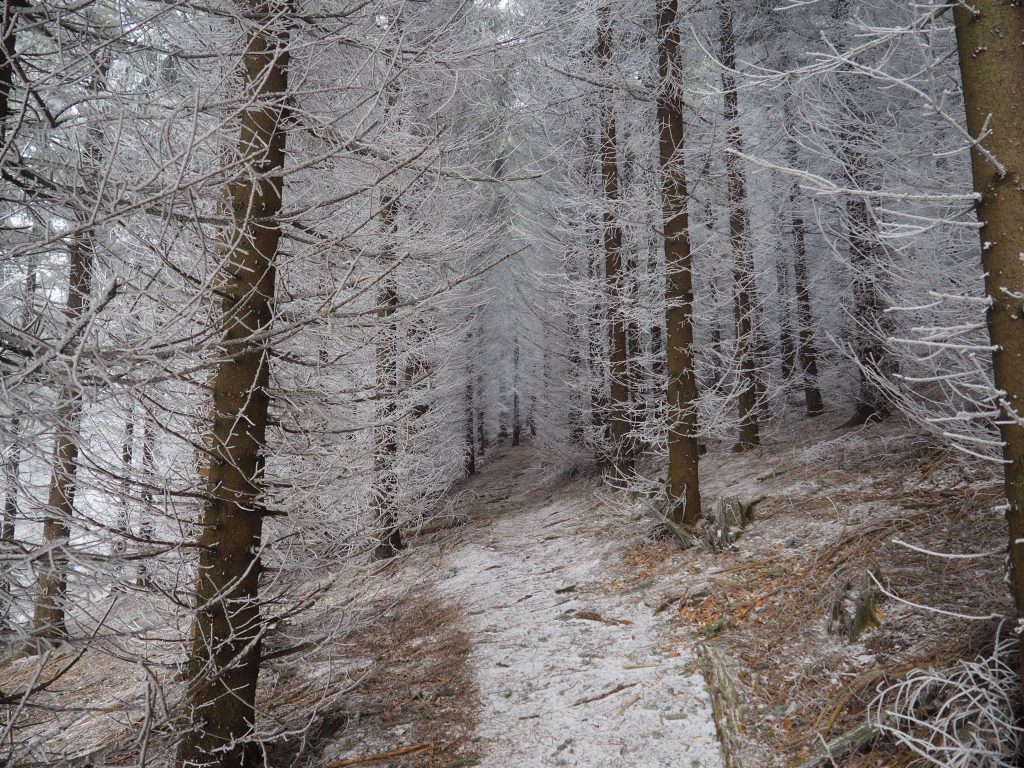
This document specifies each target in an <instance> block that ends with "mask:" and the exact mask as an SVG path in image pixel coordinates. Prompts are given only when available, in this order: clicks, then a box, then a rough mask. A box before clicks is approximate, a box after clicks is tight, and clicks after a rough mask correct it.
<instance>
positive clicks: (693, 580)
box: [626, 424, 1010, 768]
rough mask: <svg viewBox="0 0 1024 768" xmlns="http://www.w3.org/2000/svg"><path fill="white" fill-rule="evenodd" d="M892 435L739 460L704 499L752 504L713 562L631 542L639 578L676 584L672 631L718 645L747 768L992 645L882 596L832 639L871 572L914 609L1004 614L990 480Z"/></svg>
mask: <svg viewBox="0 0 1024 768" xmlns="http://www.w3.org/2000/svg"><path fill="white" fill-rule="evenodd" d="M901 430H902V432H904V433H906V432H907V430H908V428H907V427H906V426H905V425H893V424H889V425H883V426H881V427H872V428H868V429H864V430H861V431H859V432H858V433H857V434H856V435H855V436H852V439H850V440H848V441H847V443H846V444H844V442H843V440H842V439H841V436H838V435H837V433H835V432H828V431H825V430H817V432H816V434H818V435H823V436H824V438H825V440H824V441H821V439H820V438H819V443H815V442H813V441H811V440H807V439H806V437H803V438H802V439H801V440H799V441H794V442H793V443H786V442H783V443H782V444H781V445H777V446H772V447H770V448H767V449H761V450H759V451H754V452H751V453H750V454H747V455H745V456H744V457H743V458H742V459H741V461H742V462H743V463H742V464H740V465H739V466H738V468H737V469H738V472H739V475H738V476H737V474H735V473H733V474H731V475H729V477H730V479H729V480H728V481H725V482H718V481H716V480H713V481H712V482H711V483H709V484H708V486H706V488H705V500H706V503H710V502H713V500H714V497H715V496H717V495H732V494H738V495H740V496H741V498H742V497H743V496H744V495H746V496H749V497H750V498H755V497H756V496H759V495H762V494H763V495H764V496H765V499H764V501H762V502H761V503H760V504H758V506H757V508H756V516H755V519H754V520H753V522H752V523H751V525H750V527H749V528H748V529H747V531H746V532H745V533H744V535H743V536H742V537H741V538H740V540H739V542H737V544H736V546H734V547H733V548H731V549H730V550H727V551H726V552H723V553H721V554H719V555H713V554H711V553H709V552H692V551H691V552H687V553H676V554H675V555H671V554H670V555H667V556H666V554H665V553H664V549H663V545H662V544H660V543H643V544H640V545H639V546H637V547H636V548H634V549H633V550H632V551H631V552H630V553H629V555H628V556H627V557H626V565H628V566H629V567H630V568H631V569H634V573H633V578H634V579H636V580H641V579H650V578H652V577H656V576H658V575H660V576H661V577H663V578H667V577H670V576H673V575H674V577H675V582H676V583H677V584H679V585H680V589H679V594H678V600H677V602H676V603H675V604H674V605H675V610H676V612H677V617H678V620H679V623H680V627H681V630H683V631H684V632H690V633H694V632H695V633H696V634H697V635H698V636H701V637H702V638H705V639H707V640H709V641H710V642H713V643H715V644H716V646H717V647H718V648H719V650H720V652H721V653H722V654H723V655H725V656H726V657H727V658H728V659H730V660H731V662H732V669H733V670H734V671H735V672H736V673H737V681H738V683H739V687H740V689H741V699H742V701H743V709H744V712H743V718H742V720H743V724H744V731H745V733H744V736H745V738H746V740H747V741H748V742H750V743H751V744H755V745H757V747H758V749H757V750H755V751H756V754H757V755H759V757H757V758H755V759H754V760H753V761H751V764H756V765H760V764H762V763H761V760H763V759H764V756H765V755H767V756H769V757H770V759H771V760H772V762H773V763H774V764H779V765H787V764H790V763H792V762H796V761H799V759H800V758H802V757H804V756H806V755H808V754H809V753H810V752H811V751H812V750H814V749H815V748H817V747H818V746H820V744H821V740H822V739H825V740H828V739H829V738H830V737H835V736H838V735H839V734H842V733H844V732H846V731H847V730H850V729H852V728H853V727H855V726H856V725H858V724H859V723H861V722H863V718H864V714H865V710H866V707H867V704H868V702H869V701H870V700H871V699H872V698H873V697H874V695H875V693H876V691H877V690H878V688H879V686H881V685H883V684H884V683H885V682H886V681H888V680H892V679H895V678H897V677H899V676H902V675H905V674H907V672H909V671H910V670H911V669H914V668H917V667H929V666H933V667H944V666H948V665H950V664H952V663H953V662H955V661H956V660H958V659H962V658H973V657H974V656H975V655H977V654H979V653H985V652H987V651H988V650H989V649H990V648H991V644H992V641H993V637H994V631H995V622H992V621H988V622H972V621H965V620H962V619H958V618H954V617H950V616H941V615H938V614H936V613H932V612H928V611H924V610H920V609H917V608H914V607H911V606H908V605H906V604H904V603H901V602H900V601H899V600H894V599H885V598H883V603H882V609H883V611H884V613H885V619H884V622H883V624H882V626H881V627H880V628H878V629H875V630H873V631H870V632H868V633H866V634H865V635H863V636H861V637H860V638H858V641H856V642H852V641H850V640H849V639H848V638H847V637H846V636H845V635H842V634H839V635H837V634H833V633H830V632H829V628H828V625H829V616H830V612H831V609H832V605H833V602H834V596H835V595H836V593H837V590H838V589H839V587H840V586H841V585H842V584H843V583H844V582H845V581H846V580H848V579H861V578H863V574H865V573H866V571H867V570H868V569H871V570H872V571H874V572H875V573H877V574H878V575H879V578H880V580H881V582H882V583H883V585H885V587H886V589H887V590H888V591H891V592H892V593H894V594H895V595H897V596H898V597H899V598H902V599H903V600H906V601H909V602H911V603H918V604H922V605H929V606H933V607H937V608H941V609H943V610H946V611H951V612H963V613H969V614H972V615H987V614H990V613H992V614H1001V613H1005V612H1008V611H1009V609H1010V605H1009V598H1008V595H1007V594H1006V590H1005V587H1004V585H1003V582H1002V567H1003V566H1002V556H1001V552H1002V550H1003V548H1004V546H1005V542H1004V537H1005V532H1004V523H1003V521H1002V518H1001V516H998V515H995V514H993V513H992V512H991V511H990V510H991V509H992V507H993V506H994V505H996V504H998V503H999V485H998V483H997V482H994V479H995V478H994V472H993V470H992V468H990V467H987V466H983V465H976V464H973V463H970V462H967V461H965V460H964V459H963V458H962V457H960V456H956V455H951V454H949V453H944V452H940V451H938V450H937V449H936V447H935V446H934V444H933V443H931V442H930V441H929V440H928V439H926V438H924V437H922V436H919V435H914V434H912V433H911V434H901ZM823 443H824V447H822V445H823ZM709 459H711V461H709V462H707V464H710V465H711V466H710V467H709V469H708V474H709V475H712V476H716V477H717V476H718V473H716V472H715V470H716V469H717V463H718V462H722V464H723V468H724V466H727V465H726V464H725V462H726V461H728V460H729V459H733V457H718V458H716V457H713V456H709ZM707 464H706V466H707ZM721 474H722V475H725V474H726V473H725V471H724V469H723V471H722V473H721ZM708 491H710V493H709V492H708ZM895 539H900V540H903V541H906V542H908V543H912V544H913V545H915V546H918V547H922V548H925V549H929V550H932V551H936V552H950V553H955V552H990V551H991V552H996V553H997V554H996V555H995V556H992V557H987V558H983V559H970V560H943V559H938V558H935V557H931V556H929V555H926V554H922V553H920V552H915V551H912V550H910V549H907V548H906V547H903V546H900V545H898V544H896V543H894V540H895ZM680 577H682V578H680ZM752 754H753V753H752ZM912 757H913V756H912V755H909V754H902V753H900V752H898V751H897V750H896V749H895V747H894V746H893V745H891V744H887V743H884V742H876V744H875V745H874V746H873V747H872V749H871V750H870V751H869V752H866V753H862V754H857V755H853V756H850V757H848V758H846V761H845V763H844V762H842V761H839V762H838V764H839V765H846V766H850V767H851V768H853V767H856V768H867V767H868V766H882V765H885V766H900V765H910V764H911V763H912V762H913V761H912Z"/></svg>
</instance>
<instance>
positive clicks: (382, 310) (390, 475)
mask: <svg viewBox="0 0 1024 768" xmlns="http://www.w3.org/2000/svg"><path fill="white" fill-rule="evenodd" d="M394 206H395V201H394V200H392V199H390V198H387V199H385V200H384V202H383V211H382V213H381V227H382V228H383V229H384V230H385V232H386V233H387V234H386V236H387V237H388V239H389V240H390V239H391V237H393V235H394ZM397 309H398V287H397V286H396V285H395V281H394V278H392V277H390V276H388V277H385V278H384V279H383V280H382V281H381V287H380V290H379V291H378V293H377V320H378V322H379V323H380V324H381V327H380V331H379V336H378V338H377V355H376V379H377V387H376V396H377V400H376V405H377V407H376V423H375V424H374V427H373V488H372V492H371V493H372V498H373V506H374V510H375V516H376V531H375V534H374V535H375V540H376V544H375V546H374V549H373V558H374V559H375V560H385V559H387V558H389V557H394V556H395V555H397V554H398V553H399V551H401V549H402V532H401V530H400V528H399V527H398V518H397V510H396V509H395V504H396V502H397V500H398V475H397V474H396V473H395V461H396V458H397V455H398V434H397V430H396V428H395V394H396V392H395V390H396V388H397V385H398V360H397V358H398V349H397V336H398V329H397V327H396V324H395V320H394V314H395V311H396V310H397Z"/></svg>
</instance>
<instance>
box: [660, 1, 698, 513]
mask: <svg viewBox="0 0 1024 768" xmlns="http://www.w3.org/2000/svg"><path fill="white" fill-rule="evenodd" d="M678 15H679V0H659V3H658V20H657V25H658V79H659V81H660V83H661V90H660V93H659V96H658V128H659V140H658V154H659V163H660V168H661V206H662V217H663V220H664V225H663V226H664V248H665V306H666V311H665V332H666V362H667V374H668V380H667V392H666V399H667V403H668V414H667V417H668V487H667V493H668V510H667V516H668V518H669V519H670V520H672V522H674V523H677V524H687V525H689V524H693V523H695V522H697V520H698V518H699V517H700V511H701V510H700V482H699V473H698V462H699V447H698V445H697V430H698V426H699V425H698V423H697V377H696V375H695V373H694V367H693V257H692V254H691V251H690V225H689V216H688V213H687V204H688V202H689V197H688V192H687V187H686V168H685V165H684V160H683V146H684V141H685V124H684V122H683V98H682V94H681V93H680V89H681V80H682V57H681V56H680V50H679V48H680V36H679V26H678Z"/></svg>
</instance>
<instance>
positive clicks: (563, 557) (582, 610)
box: [0, 420, 1009, 768]
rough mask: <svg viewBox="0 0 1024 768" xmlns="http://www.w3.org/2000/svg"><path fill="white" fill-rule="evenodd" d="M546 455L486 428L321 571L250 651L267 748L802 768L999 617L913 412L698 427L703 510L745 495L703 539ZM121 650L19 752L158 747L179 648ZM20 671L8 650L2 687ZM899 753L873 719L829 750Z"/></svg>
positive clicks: (950, 463)
mask: <svg viewBox="0 0 1024 768" xmlns="http://www.w3.org/2000/svg"><path fill="white" fill-rule="evenodd" d="M646 468H647V470H648V474H649V476H650V478H651V479H652V480H657V467H656V466H655V465H654V464H650V465H648V466H647V467H646ZM642 469H643V466H642ZM558 470H559V467H558V466H556V465H555V464H554V463H548V464H546V463H545V462H544V461H542V457H541V456H540V455H539V453H538V451H537V450H536V449H535V448H533V447H531V446H524V447H521V448H517V449H511V448H508V447H500V448H499V449H497V451H496V452H495V453H494V454H492V455H491V456H490V457H489V461H488V463H487V464H486V465H485V467H484V468H483V470H482V471H481V473H480V474H479V475H477V476H476V477H474V478H471V479H470V480H469V481H467V482H465V483H462V484H460V485H459V486H458V487H456V488H455V490H454V491H453V493H452V495H451V505H450V510H449V512H448V515H449V517H447V518H445V519H442V520H436V521H434V523H433V524H432V525H431V526H430V527H429V528H427V529H424V530H423V531H420V532H419V533H415V532H409V534H410V535H409V536H408V540H409V543H410V546H409V548H408V549H407V550H406V551H405V552H403V553H402V555H401V556H400V557H398V558H396V559H395V560H393V561H391V562H389V563H386V564H381V565H377V566H374V567H373V569H372V570H371V571H367V570H366V569H365V568H364V567H358V568H355V567H353V568H350V569H347V570H339V571H338V572H337V573H331V574H324V575H319V576H320V578H318V579H317V581H318V583H320V584H321V588H322V590H323V591H322V592H321V593H319V594H318V595H317V597H316V600H315V601H313V603H312V607H311V608H310V610H308V611H306V612H305V613H302V614H299V615H297V616H296V617H295V618H294V620H293V622H292V623H289V624H288V625H286V626H282V627H279V628H277V629H276V630H275V632H274V634H273V635H272V636H271V637H270V639H269V640H268V643H267V648H266V649H265V652H266V653H267V655H268V659H267V661H266V663H265V665H264V670H263V673H262V677H261V687H260V692H259V702H260V718H261V723H262V724H263V730H264V731H265V732H266V733H268V734H271V735H272V738H270V739H268V744H267V748H266V756H267V759H268V763H269V765H271V766H274V768H285V766H288V768H346V767H347V766H362V765H369V766H395V767H396V768H406V767H412V766H417V767H420V768H428V767H429V768H463V767H467V766H489V767H491V768H519V767H520V766H522V767H523V768H529V767H530V766H538V767H540V766H583V767H587V766H594V767H595V768H596V766H602V767H603V766H623V768H647V767H648V766H650V768H660V767H661V766H666V768H667V766H684V768H717V767H718V766H720V765H727V766H728V767H729V768H733V766H735V765H737V763H736V762H735V759H739V760H741V762H742V764H744V765H747V766H756V767H757V768H763V767H767V766H790V765H797V764H799V763H800V762H801V761H802V760H804V759H806V758H807V757H809V756H811V755H813V754H814V752H815V750H817V749H818V748H819V747H820V745H821V744H822V743H824V742H826V741H828V740H830V739H833V738H835V737H837V736H839V735H841V734H843V733H846V732H849V731H850V730H851V729H854V728H855V727H857V726H858V725H859V724H861V723H863V722H864V717H865V711H866V708H867V706H868V704H869V702H870V701H871V700H872V699H873V698H874V697H875V695H876V692H877V691H878V690H879V689H880V687H882V686H884V685H886V684H888V683H891V682H894V681H899V680H902V679H906V676H907V675H908V674H913V671H914V670H918V669H925V668H929V667H934V668H943V667H949V666H950V665H952V664H954V663H956V662H957V661H958V660H960V659H970V658H972V657H974V656H975V655H977V654H985V653H988V651H989V650H990V649H991V646H992V643H993V638H994V635H995V631H996V625H997V622H995V621H992V620H988V621H969V620H966V619H963V618H958V617H957V616H956V615H954V614H961V613H964V614H971V615H973V616H986V615H989V614H992V615H997V614H1002V613H1004V612H1006V611H1007V610H1008V608H1009V605H1008V597H1007V595H1006V592H1005V588H1004V587H1003V584H1002V554H1001V553H1002V551H1003V547H1004V542H1003V536H1004V523H1003V520H1002V517H1001V515H1000V514H998V513H997V512H995V511H993V510H994V508H995V507H996V506H997V504H998V503H999V483H998V478H996V477H995V474H994V472H993V468H991V467H988V466H984V465H976V464H973V463H971V462H969V461H966V460H964V459H963V458H962V457H959V456H955V455H951V454H949V453H947V452H944V451H942V450H940V449H939V448H938V447H937V446H936V445H935V444H934V443H933V442H932V441H930V440H929V439H928V438H927V437H926V436H924V435H922V434H920V433H919V432H918V431H917V430H916V429H914V428H913V427H911V426H908V425H905V424H900V423H896V422H893V423H888V424H885V425H876V426H868V427H864V428H860V429H857V430H843V429H837V424H834V423H830V422H827V421H823V420H821V421H813V422H812V421H801V422H796V423H794V424H791V425H789V426H788V427H787V428H786V429H785V430H783V431H782V432H780V433H778V434H776V435H774V436H773V437H772V439H771V440H769V441H768V442H767V443H766V444H765V445H764V446H762V447H761V448H759V449H757V450H754V451H750V452H748V453H745V454H740V455H736V454H732V453H730V452H729V451H728V447H727V446H711V449H710V451H709V453H708V454H707V455H706V456H705V457H704V459H703V463H702V484H703V488H702V491H703V495H704V499H705V504H706V505H707V506H708V507H712V506H714V504H715V502H716V501H717V500H718V499H721V498H724V497H729V496H735V497H738V498H739V499H741V500H743V501H746V502H754V503H753V506H752V510H753V519H752V520H751V521H750V523H749V525H748V526H747V528H746V529H745V530H744V531H743V533H742V535H741V536H740V538H739V539H738V540H737V541H736V542H735V543H734V544H733V545H732V546H730V547H728V548H726V549H725V550H724V551H722V552H719V553H713V552H711V551H710V550H709V549H707V548H698V549H690V550H685V551H684V550H682V549H681V548H680V547H679V546H678V545H677V544H676V543H675V542H674V541H672V540H668V541H666V540H664V539H658V538H656V537H655V536H654V535H653V533H654V525H653V524H652V521H651V519H650V518H649V517H648V515H647V514H645V500H644V498H643V497H642V496H627V495H625V494H622V493H619V492H615V491H613V490H612V489H610V488H609V487H608V486H607V485H604V484H602V483H601V481H600V478H598V477H596V476H586V475H583V476H576V477H571V478H569V479H565V477H564V475H559V472H558ZM900 542H902V543H900ZM927 551H931V552H947V553H955V552H958V553H963V552H971V553H992V554H991V555H990V556H985V557H977V558H970V559H952V560H950V559H941V558H936V557H934V556H932V555H929V554H927V553H926V552H927ZM868 572H870V573H871V574H873V576H874V579H875V580H876V583H877V587H876V588H875V597H874V598H873V599H874V603H873V604H872V605H873V608H872V609H871V615H872V616H873V618H874V620H873V622H869V625H868V626H867V627H866V629H865V630H864V631H863V632H862V633H861V634H859V635H858V636H857V637H855V638H854V637H851V635H850V634H849V633H848V632H847V631H845V630H844V628H843V627H842V621H840V619H839V618H838V614H836V606H837V605H840V604H842V605H846V603H844V602H843V601H842V599H841V598H843V597H844V596H849V595H851V594H855V593H858V590H867V589H868V588H869V586H870V585H871V584H872V583H873V582H870V581H869V580H868V577H867V576H866V574H867V573H868ZM924 605H926V606H930V607H932V608H939V609H942V610H943V611H945V613H935V612H934V611H930V610H926V609H924V608H921V607H917V606H924ZM136 608H137V606H136ZM133 610H135V609H133ZM871 624H877V626H871ZM116 651H117V649H116V648H114V647H110V648H106V649H103V648H99V649H97V650H92V651H90V652H89V653H88V654H86V655H85V656H84V657H83V658H82V659H80V660H78V661H77V662H76V663H75V664H74V665H72V666H71V668H70V669H69V670H68V671H67V672H66V673H64V674H63V675H62V677H61V678H60V681H59V683H58V684H55V685H54V686H52V688H51V690H49V691H48V692H46V693H44V694H42V695H41V696H39V697H37V703H41V704H42V705H43V708H41V709H37V710H33V711H32V712H31V713H29V714H28V715H26V716H24V717H21V718H19V720H18V722H17V725H16V727H15V729H14V730H13V731H12V733H10V734H9V738H11V739H22V740H24V741H25V743H28V742H30V741H31V742H32V743H33V744H34V745H35V746H34V747H33V751H32V752H31V755H32V756H33V758H32V759H26V760H25V761H23V762H22V764H24V765H31V764H33V762H36V763H38V762H42V761H45V760H50V761H52V760H53V759H54V757H55V756H59V755H65V756H67V760H65V764H67V765H74V764H78V765H130V764H133V762H136V761H137V759H138V758H137V755H138V753H139V744H140V739H141V738H142V737H143V736H145V738H146V739H147V745H146V749H147V754H148V755H149V757H150V760H151V763H150V764H153V765H159V764H164V763H166V761H167V760H168V759H169V758H170V747H169V744H170V743H171V741H172V739H171V736H172V735H173V728H172V727H171V724H170V723H168V722H164V723H163V724H159V723H158V724H157V726H156V727H155V728H154V729H153V730H152V732H151V733H148V734H141V733H140V727H141V726H140V723H143V722H145V721H146V715H147V713H152V712H154V711H156V710H155V709H154V708H156V709H159V708H160V707H159V706H158V705H160V706H162V707H163V708H164V709H163V710H162V711H169V710H170V709H173V705H174V702H175V700H176V698H175V697H176V696H178V695H180V687H181V685H180V682H179V681H178V679H177V678H176V677H175V674H174V664H173V663H171V662H172V661H173V660H172V659H170V658H169V659H168V663H166V664H164V665H163V666H162V667H160V666H159V665H158V666H157V667H156V668H154V669H140V668H139V667H138V665H135V664H132V663H131V662H130V661H129V660H128V658H127V657H125V656H123V655H122V656H120V657H119V655H118V653H117V652H116ZM709 653H710V654H712V655H713V657H714V658H720V659H722V660H723V663H724V668H725V669H727V670H728V677H729V678H730V685H731V686H734V688H735V693H736V701H737V704H738V712H737V714H736V717H735V722H733V723H732V726H731V727H732V729H733V732H732V734H731V736H730V735H729V734H728V733H726V734H723V733H722V732H721V731H720V730H719V731H717V732H716V721H715V718H713V716H712V710H713V706H717V704H716V702H718V701H719V699H718V698H716V691H715V688H716V685H718V684H719V683H720V681H716V680H713V679H712V680H710V685H709V679H708V673H709V668H708V666H707V664H706V659H707V658H708V654H709ZM70 658H72V656H69V654H68V653H67V652H60V653H56V654H54V655H53V656H52V658H50V659H49V660H48V661H47V665H48V667H47V670H53V669H59V668H60V665H61V664H65V663H66V662H67V661H68V660H69V659H70ZM37 671H38V664H37V662H35V661H32V660H25V659H22V660H8V661H7V662H6V663H5V664H4V665H3V666H2V667H0V689H2V690H3V691H4V692H7V691H11V690H17V688H18V686H19V685H25V684H27V682H28V681H30V680H31V678H32V675H34V674H36V672H37ZM147 681H149V682H148V683H147ZM154 681H155V683H156V684H158V687H159V696H156V695H155V694H154V690H155V688H154ZM709 688H710V689H711V690H710V692H709V690H708V689H709ZM717 694H720V692H717ZM72 699H73V700H74V701H75V702H76V706H75V707H74V708H72V709H68V708H66V707H63V706H62V705H66V704H67V703H68V702H69V701H71V700H72ZM12 712H13V709H12V708H11V707H10V706H9V707H8V716H10V715H11V713H12ZM155 719H156V720H158V718H155ZM719 725H720V723H719ZM723 735H724V736H725V737H726V740H727V741H728V740H730V739H733V740H735V745H734V748H733V750H732V753H731V754H730V755H729V756H727V760H726V761H725V762H723V757H722V753H721V749H720V746H721V745H720V741H721V737H722V736H723ZM727 751H728V750H727ZM26 754H27V753H26ZM72 756H74V758H75V759H74V760H72V759H71V758H72ZM913 757H914V756H913V755H911V754H909V753H908V752H906V751H905V750H901V749H899V748H897V746H896V745H895V744H894V743H893V742H892V741H891V740H888V739H887V738H886V737H884V736H882V737H880V738H877V739H875V740H874V741H873V743H872V744H871V745H870V746H869V747H867V748H864V749H861V750H858V751H855V752H854V753H852V754H849V755H845V756H843V757H840V758H837V759H836V761H835V764H836V765H839V766H848V767H849V768H867V767H868V766H903V765H911V764H912V762H913ZM824 765H826V766H827V765H830V763H828V762H826V763H824Z"/></svg>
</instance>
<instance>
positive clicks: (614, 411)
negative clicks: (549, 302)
mask: <svg viewBox="0 0 1024 768" xmlns="http://www.w3.org/2000/svg"><path fill="white" fill-rule="evenodd" d="M597 55H598V59H599V61H600V63H601V67H602V72H603V74H604V77H605V78H606V80H607V81H610V80H611V77H612V21H611V12H610V11H609V10H608V7H607V6H603V7H601V8H600V9H599V10H598V26H597ZM600 153H601V182H602V187H603V189H604V216H603V219H604V226H603V243H604V281H605V282H604V285H605V298H606V300H607V305H606V310H607V318H608V376H609V379H610V382H609V384H610V388H609V394H610V401H609V404H608V412H609V413H608V427H609V440H610V442H611V461H612V468H613V469H614V470H615V472H616V474H618V475H619V476H620V477H623V476H625V475H626V474H628V472H629V471H630V469H632V466H633V456H632V452H631V451H630V450H629V445H628V441H629V434H630V424H629V383H628V380H627V377H628V371H627V370H626V325H625V318H624V317H623V312H622V284H623V275H622V228H621V227H620V226H619V220H618V211H617V210H616V208H617V206H618V202H619V160H618V140H617V138H616V127H615V101H614V91H613V90H612V87H611V85H610V82H609V83H606V85H605V92H604V94H603V98H602V100H601V148H600Z"/></svg>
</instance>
